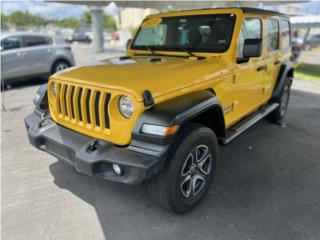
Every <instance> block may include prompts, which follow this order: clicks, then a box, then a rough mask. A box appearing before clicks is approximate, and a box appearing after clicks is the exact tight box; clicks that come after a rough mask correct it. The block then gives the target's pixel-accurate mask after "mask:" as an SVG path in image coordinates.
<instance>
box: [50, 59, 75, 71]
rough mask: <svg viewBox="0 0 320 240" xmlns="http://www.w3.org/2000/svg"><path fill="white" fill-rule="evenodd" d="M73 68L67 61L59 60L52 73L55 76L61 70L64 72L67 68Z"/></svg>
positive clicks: (53, 66)
mask: <svg viewBox="0 0 320 240" xmlns="http://www.w3.org/2000/svg"><path fill="white" fill-rule="evenodd" d="M70 66H71V64H70V63H69V62H67V61H65V60H59V61H56V62H55V63H54V64H53V65H52V68H51V73H52V74H54V73H56V72H59V71H61V70H64V69H66V68H69V67H70Z"/></svg>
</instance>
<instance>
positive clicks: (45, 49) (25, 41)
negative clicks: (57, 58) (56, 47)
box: [21, 35, 53, 75]
mask: <svg viewBox="0 0 320 240" xmlns="http://www.w3.org/2000/svg"><path fill="white" fill-rule="evenodd" d="M21 39H22V47H23V51H22V55H23V58H24V60H25V62H24V66H25V72H26V74H27V75H37V74H43V73H49V72H50V67H51V66H50V59H51V55H52V51H53V46H52V39H51V38H49V37H46V36H37V35H23V36H22V37H21Z"/></svg>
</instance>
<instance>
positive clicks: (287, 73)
mask: <svg viewBox="0 0 320 240" xmlns="http://www.w3.org/2000/svg"><path fill="white" fill-rule="evenodd" d="M293 76H294V63H293V62H291V61H288V62H287V63H284V64H282V65H281V67H280V70H279V74H278V77H277V80H276V84H275V87H274V89H273V93H272V99H277V98H278V97H279V96H280V94H281V92H282V89H283V87H284V86H285V85H286V83H287V81H290V83H289V84H290V85H291V84H292V79H293ZM288 77H289V78H288Z"/></svg>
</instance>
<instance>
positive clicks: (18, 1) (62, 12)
mask: <svg viewBox="0 0 320 240" xmlns="http://www.w3.org/2000/svg"><path fill="white" fill-rule="evenodd" d="M301 6H302V8H303V9H304V10H307V11H308V12H309V13H311V14H320V2H319V0H315V1H313V2H310V3H304V4H301ZM18 10H20V11H29V12H30V13H32V14H39V15H42V16H44V17H47V18H67V17H76V18H79V17H80V15H81V13H83V12H84V11H87V10H88V8H87V7H86V6H84V5H72V4H62V3H45V2H44V1H43V0H33V1H31V0H2V1H1V12H2V13H4V14H10V13H12V12H14V11H18ZM104 11H105V12H106V13H108V14H110V15H115V14H116V13H117V11H118V9H117V7H116V6H115V5H114V4H112V5H110V6H108V7H105V8H104Z"/></svg>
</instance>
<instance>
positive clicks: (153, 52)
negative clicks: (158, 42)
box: [141, 45, 159, 56]
mask: <svg viewBox="0 0 320 240" xmlns="http://www.w3.org/2000/svg"><path fill="white" fill-rule="evenodd" d="M141 47H143V48H145V49H147V50H148V51H149V52H151V53H152V55H153V56H159V54H157V53H156V52H155V51H154V50H152V49H151V47H149V46H147V45H142V46H141Z"/></svg>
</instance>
